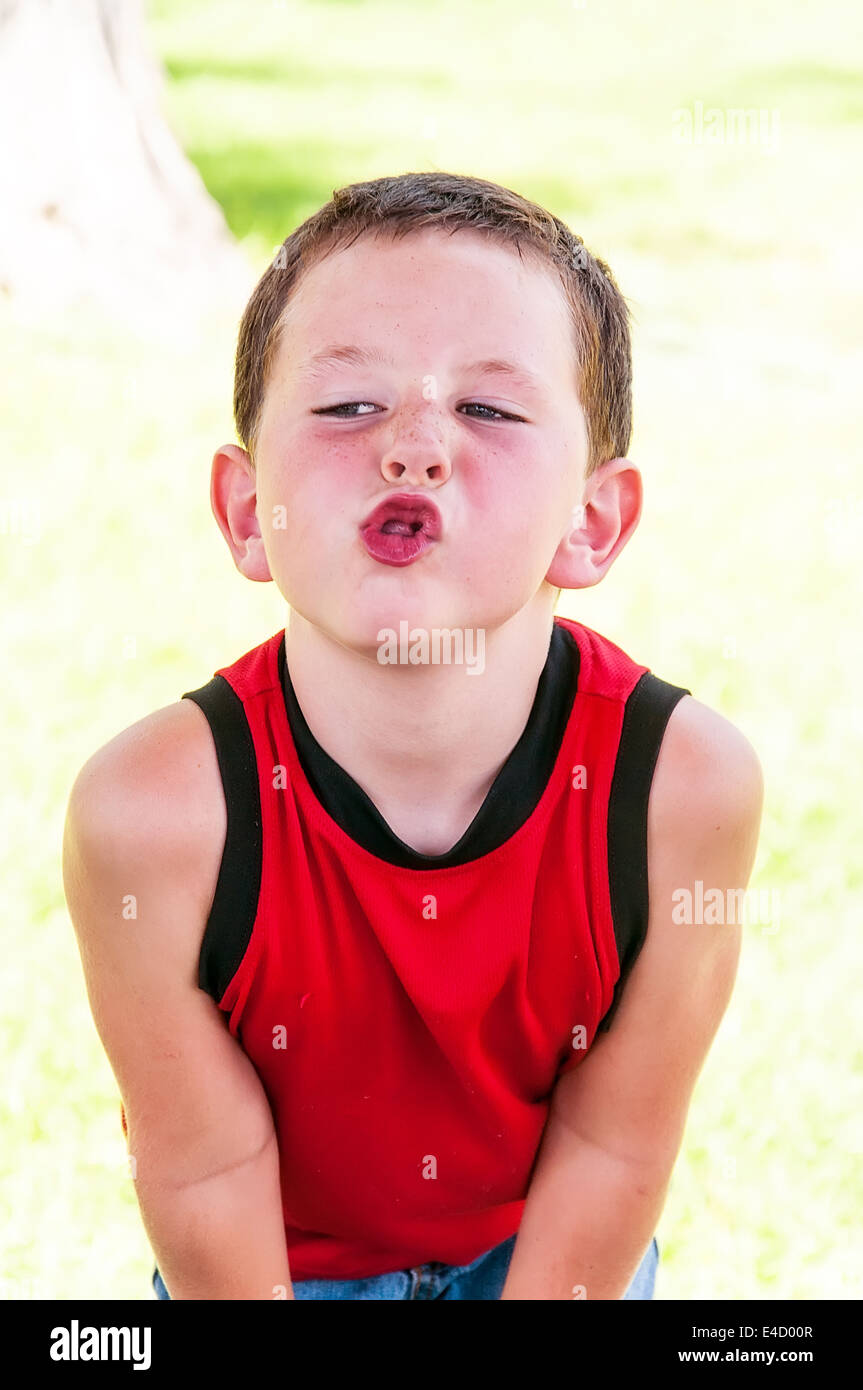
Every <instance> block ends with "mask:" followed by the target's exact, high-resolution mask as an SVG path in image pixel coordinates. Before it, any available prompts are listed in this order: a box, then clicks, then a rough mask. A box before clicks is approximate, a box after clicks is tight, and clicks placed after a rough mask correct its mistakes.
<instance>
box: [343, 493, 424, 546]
mask: <svg viewBox="0 0 863 1390" xmlns="http://www.w3.org/2000/svg"><path fill="white" fill-rule="evenodd" d="M370 529H371V530H373V531H378V532H380V533H381V534H382V535H385V536H415V535H419V534H420V532H421V533H422V534H423V535H424V536H425V538H426V540H430V541H436V540H439V539H440V536H441V531H442V529H443V528H442V525H441V515H440V512H439V511H438V509H437V507H436V506H435V504H434V502H430V501H429V500H428V498H427V497H416V496H409V495H408V494H402V495H401V496H395V497H387V498H385V499H384V501H383V502H381V503H379V504H378V506H377V507H375V509H374V511H373V512H372V513H371V514H370V515H369V516H367V517H366V519H365V521H364V522H362V524H361V526H360V530H361V531H363V532H365V531H368V530H370Z"/></svg>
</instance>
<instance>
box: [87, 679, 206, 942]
mask: <svg viewBox="0 0 863 1390" xmlns="http://www.w3.org/2000/svg"><path fill="white" fill-rule="evenodd" d="M226 829H227V809H226V806H225V798H224V792H223V788H222V780H221V774H220V771H219V765H218V759H217V756H216V750H215V745H214V743H213V737H212V734H211V732H210V728H209V724H208V722H207V719H206V717H205V716H204V714H203V712H202V710H201V709H200V708H199V707H198V706H197V705H196V704H195V702H194V701H193V700H177V701H175V702H174V703H172V704H170V705H166V706H165V707H164V708H162V709H158V710H155V711H154V712H153V713H151V714H148V715H146V716H145V717H144V718H142V719H140V720H138V721H137V722H136V723H134V724H132V725H130V726H129V727H128V728H127V729H124V730H122V732H120V733H119V734H117V735H115V737H113V738H112V739H110V740H109V741H108V742H107V743H106V744H104V745H103V746H102V747H101V748H99V749H97V751H96V752H95V753H93V754H92V755H91V756H90V757H89V758H88V759H87V761H86V762H85V763H84V765H83V766H82V768H81V769H80V771H79V772H78V774H77V776H76V778H75V780H74V782H73V784H72V787H71V790H70V793H69V802H68V810H67V822H66V835H67V837H74V839H75V841H76V842H77V843H78V845H79V846H80V847H81V849H82V850H89V853H90V855H91V856H95V855H99V856H100V857H101V858H102V859H104V860H108V859H112V860H114V861H116V862H117V863H125V864H129V865H133V864H134V865H136V866H138V867H139V868H141V869H146V871H147V874H148V876H152V875H155V874H159V873H165V872H169V871H171V870H173V869H175V870H176V871H177V872H178V873H181V874H182V875H183V876H184V879H185V882H186V887H187V889H189V890H190V891H191V893H192V894H193V896H194V897H195V898H196V899H199V900H200V904H201V907H202V909H203V910H204V912H205V915H206V910H208V904H209V902H210V901H211V900H212V897H213V894H214V892H215V886H216V882H217V879H218V873H219V866H220V862H221V857H222V852H223V848H224V842H225V835H226Z"/></svg>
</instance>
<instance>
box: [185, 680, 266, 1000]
mask: <svg viewBox="0 0 863 1390" xmlns="http://www.w3.org/2000/svg"><path fill="white" fill-rule="evenodd" d="M180 698H181V699H182V700H193V701H194V702H195V704H196V705H198V706H199V708H200V709H202V710H203V712H204V714H205V715H206V717H207V721H208V723H209V725H210V731H211V733H212V735H213V742H214V743H215V746H216V757H217V759H218V762H219V772H220V773H221V775H222V786H223V788H224V793H225V805H226V808H227V829H226V833H225V848H224V850H223V852H222V862H221V864H220V866H219V877H218V881H217V883H216V891H215V894H214V895H213V903H212V907H211V910H210V915H209V917H208V919H207V925H206V928H205V930H204V936H203V939H202V942H201V953H200V957H199V960H198V986H199V988H200V989H203V990H205V991H206V993H207V994H209V995H211V996H212V998H213V999H215V1001H216V1003H218V1002H219V1000H220V999H221V998H222V996H223V994H224V993H225V990H226V989H227V987H228V985H229V984H230V982H231V980H232V979H233V977H234V975H235V974H236V972H237V969H238V967H239V965H240V962H241V961H242V959H243V956H244V955H245V953H246V949H247V947H248V944H249V941H250V939H251V935H252V928H253V926H254V924H255V917H256V915H257V911H258V896H259V894H260V889H261V867H262V860H263V833H262V825H261V793H260V786H259V783H258V765H257V759H256V757H255V745H254V742H253V740H252V732H251V729H250V728H249V722H248V720H247V719H246V712H245V710H244V709H243V702H242V700H241V699H240V697H239V696H238V695H237V693H236V691H235V690H234V689H233V687H232V686H231V685H230V684H229V683H228V681H226V680H225V677H224V676H218V675H217V676H213V678H212V680H210V681H207V683H206V685H202V686H200V687H199V688H198V689H197V690H187V691H186V692H185V693H184V694H183V695H181V697H180Z"/></svg>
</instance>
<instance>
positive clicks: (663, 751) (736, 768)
mask: <svg viewBox="0 0 863 1390" xmlns="http://www.w3.org/2000/svg"><path fill="white" fill-rule="evenodd" d="M763 799H764V775H763V771H762V768H761V763H760V761H759V758H758V755H757V753H756V751H755V749H754V748H753V746H752V744H751V743H750V742H749V739H748V738H747V737H746V735H745V734H744V733H742V731H741V730H740V729H738V728H737V726H736V725H735V724H732V723H731V721H730V720H729V719H726V718H725V717H724V715H721V714H719V713H717V711H716V710H713V709H710V708H709V706H707V705H704V704H702V703H701V701H700V700H696V699H694V698H693V696H691V695H685V696H684V697H683V698H682V699H681V700H679V701H678V702H677V704H676V705H675V707H674V709H673V710H672V712H671V715H670V716H669V720H668V724H667V727H666V729H665V733H664V735H663V739H662V743H661V745H660V749H659V756H658V758H657V763H656V769H655V771H654V775H653V781H652V784H651V791H650V800H649V803H648V833H649V834H650V830H651V827H652V829H653V832H654V834H656V833H663V832H664V833H667V834H677V833H678V832H683V833H684V835H685V837H686V838H691V837H692V836H693V835H695V836H698V835H699V834H700V833H702V832H703V833H705V834H711V833H716V832H717V831H720V832H721V830H722V828H723V827H725V829H726V831H727V829H728V827H729V825H730V824H733V825H736V826H737V827H738V829H740V830H746V829H747V828H749V829H751V828H753V827H755V828H757V826H758V824H759V823H760V819H761V811H762V806H763Z"/></svg>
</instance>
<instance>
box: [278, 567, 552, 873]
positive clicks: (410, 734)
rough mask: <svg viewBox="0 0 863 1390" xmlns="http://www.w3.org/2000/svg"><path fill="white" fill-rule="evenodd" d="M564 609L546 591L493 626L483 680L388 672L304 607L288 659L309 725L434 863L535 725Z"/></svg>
mask: <svg viewBox="0 0 863 1390" xmlns="http://www.w3.org/2000/svg"><path fill="white" fill-rule="evenodd" d="M552 628H553V610H552V609H551V608H550V607H549V603H548V598H547V596H546V595H545V594H544V592H543V591H542V590H541V591H540V593H539V594H538V595H537V597H536V598H535V599H534V600H533V601H532V602H531V603H529V604H526V605H525V607H524V608H522V609H521V610H520V611H519V612H518V613H517V614H515V616H514V617H512V618H511V619H509V621H507V622H506V623H504V624H502V625H501V626H500V627H497V628H495V629H484V638H485V651H484V666H483V668H482V673H481V674H478V675H470V674H468V670H467V667H466V666H465V665H463V664H461V665H445V664H435V663H433V662H430V663H427V664H419V665H411V664H401V663H393V664H385V665H381V664H380V663H379V662H378V661H377V660H376V659H370V658H369V657H368V656H366V655H364V654H361V653H359V652H356V651H353V650H351V649H350V648H348V647H345V646H343V645H342V644H341V643H340V642H337V641H335V640H334V639H333V638H331V637H329V636H328V635H327V634H326V633H325V632H322V631H321V629H320V628H317V627H315V626H313V625H312V624H311V623H309V622H307V621H306V620H305V619H304V618H302V617H301V616H300V615H299V614H297V613H296V612H294V611H293V610H292V611H291V612H290V615H289V621H288V624H287V626H286V628H285V659H286V662H287V667H288V672H289V675H290V678H291V683H292V685H293V687H294V692H295V694H296V697H297V701H298V703H299V706H300V709H301V710H302V712H303V715H304V717H305V720H306V723H307V724H308V726H309V728H310V730H311V732H312V734H313V735H314V737H315V738H316V739H317V741H318V743H319V744H320V745H321V747H322V748H323V749H324V750H325V752H327V753H328V754H329V756H330V757H331V758H333V759H334V761H335V762H337V763H338V764H339V765H340V766H341V767H342V768H344V770H345V772H347V773H348V774H349V775H350V776H351V777H352V778H353V779H354V781H355V782H357V784H358V785H359V786H360V787H361V788H362V789H363V791H364V792H365V793H366V795H367V796H368V797H370V799H371V800H372V801H373V802H374V804H375V806H376V807H377V809H378V810H379V811H380V813H381V815H382V816H383V818H384V820H385V821H386V822H387V824H388V825H389V826H390V828H391V829H393V830H394V831H395V833H396V834H397V835H398V836H399V838H401V839H403V840H405V842H406V843H407V844H410V845H412V847H413V848H415V849H417V850H418V851H419V852H420V853H423V854H442V853H445V852H446V850H448V849H450V848H451V847H452V845H453V844H455V843H456V842H457V841H458V840H459V839H460V838H461V835H462V834H463V833H464V831H465V830H466V829H467V826H468V825H469V824H470V822H471V821H472V820H473V817H474V816H475V815H476V813H477V811H478V810H479V808H480V806H481V805H482V802H483V800H484V799H485V796H486V794H487V793H488V790H489V788H490V787H491V785H492V783H493V781H494V779H495V777H496V776H497V774H498V772H499V771H500V769H501V767H502V766H503V764H504V762H505V761H506V759H507V758H508V757H509V755H510V753H511V752H512V750H513V748H514V747H515V745H516V743H517V742H518V740H519V738H520V737H521V735H522V733H523V732H524V728H525V725H526V724H527V721H528V717H529V715H530V711H531V708H532V705H533V702H534V699H535V697H536V688H537V683H538V681H539V677H540V675H541V674H542V669H543V667H544V665H545V662H546V659H547V657H548V650H549V644H550V641H551V634H552Z"/></svg>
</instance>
